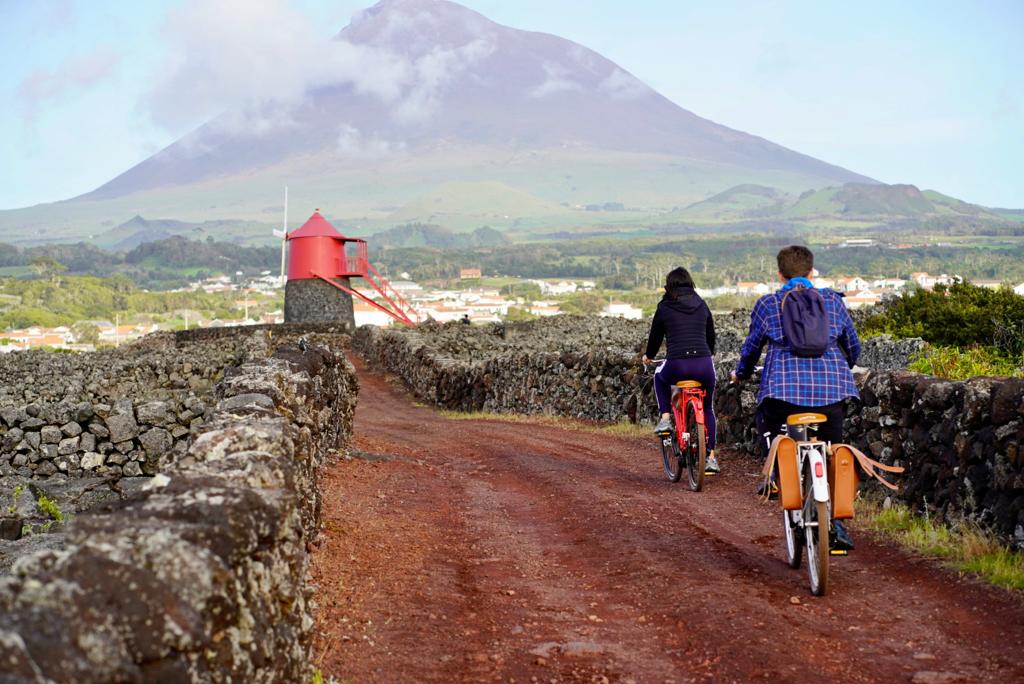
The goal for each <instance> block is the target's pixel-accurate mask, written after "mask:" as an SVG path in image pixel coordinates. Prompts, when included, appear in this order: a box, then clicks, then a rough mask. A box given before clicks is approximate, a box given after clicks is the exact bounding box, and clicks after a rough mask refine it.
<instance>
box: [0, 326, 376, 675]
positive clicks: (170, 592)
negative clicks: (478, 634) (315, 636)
mask: <svg viewBox="0 0 1024 684" xmlns="http://www.w3.org/2000/svg"><path fill="white" fill-rule="evenodd" d="M237 334H239V335H243V336H245V337H246V338H247V339H246V340H245V342H244V344H246V345H251V346H250V347H249V349H250V351H254V350H255V349H256V348H257V347H260V346H264V347H266V345H268V343H269V342H270V339H269V337H270V336H269V335H268V334H266V331H264V332H262V333H258V334H255V335H254V334H253V333H252V331H247V332H239V333H237ZM227 336H230V335H229V334H227V333H225V337H227ZM273 337H274V339H275V340H277V341H279V342H280V343H283V344H285V345H286V346H284V347H283V348H280V349H279V350H278V351H277V352H276V353H273V354H266V355H264V356H262V357H260V356H259V355H258V354H255V353H253V354H252V356H251V357H250V358H249V360H247V361H245V362H244V363H242V364H241V365H239V366H236V367H233V368H229V369H227V370H226V371H225V372H224V377H223V378H222V379H221V381H220V382H219V383H218V384H217V385H216V387H215V389H214V391H213V392H212V393H211V395H210V404H209V408H208V410H207V412H206V414H205V421H204V423H203V425H202V427H201V429H200V430H199V432H198V434H197V436H196V437H195V439H194V441H193V442H192V444H191V445H190V446H189V448H188V449H187V450H186V451H185V452H184V453H182V454H180V455H179V456H178V457H176V458H173V459H166V460H161V463H162V467H161V471H160V473H159V474H158V475H157V476H155V477H153V478H149V479H148V480H147V481H146V483H145V485H144V486H143V487H139V488H135V489H134V490H133V491H132V492H129V493H127V494H126V498H124V499H123V500H120V499H119V500H115V501H113V502H110V503H107V504H105V505H103V506H101V507H99V508H96V509H93V510H92V511H91V512H87V513H83V514H81V515H79V516H78V517H77V518H76V519H75V520H74V521H73V522H71V523H70V524H69V525H68V526H67V528H66V530H64V533H63V538H62V544H61V545H60V547H59V548H56V549H50V550H44V551H40V552H36V553H33V554H31V555H28V556H25V557H22V558H20V559H18V560H17V561H16V562H15V563H14V567H13V569H12V571H11V574H10V575H9V576H6V577H0V681H4V682H12V683H14V682H26V683H27V682H33V683H35V682H44V681H60V682H65V681H66V682H78V683H83V684H88V683H92V682H96V683H99V682H285V681H287V682H301V681H308V680H309V677H310V674H311V673H310V666H309V646H310V630H311V628H312V619H311V607H310V595H309V591H308V588H307V585H306V569H307V553H306V546H307V543H308V542H310V541H311V540H312V538H313V537H314V536H315V534H316V530H317V527H318V520H319V510H320V499H319V494H318V492H317V488H316V476H317V471H318V468H319V467H320V466H321V465H322V464H323V462H324V460H325V459H326V458H327V456H328V454H329V453H330V452H331V451H332V450H336V449H340V448H342V447H343V446H344V445H345V443H346V442H347V440H348V437H349V435H350V434H351V429H352V416H353V412H354V408H355V402H356V396H357V392H358V386H357V382H356V379H355V374H354V371H353V369H352V367H351V365H350V364H349V363H348V361H347V360H346V359H345V358H344V356H343V355H342V354H341V353H340V351H339V350H340V348H341V346H343V345H344V343H345V338H343V337H340V336H338V335H334V334H332V333H331V332H330V331H329V330H326V331H321V332H319V333H317V334H315V335H314V334H309V335H305V336H304V339H303V340H302V342H301V343H300V344H297V345H291V344H288V341H289V340H288V337H289V336H288V335H280V334H279V335H274V336H273ZM314 337H318V338H320V340H321V341H322V342H323V341H327V342H329V343H330V344H331V346H330V347H328V346H318V345H317V344H316V342H313V341H311V340H310V338H314ZM135 481H136V482H141V481H142V480H141V479H139V480H135ZM46 484H47V483H43V485H42V486H46ZM0 543H2V542H0Z"/></svg>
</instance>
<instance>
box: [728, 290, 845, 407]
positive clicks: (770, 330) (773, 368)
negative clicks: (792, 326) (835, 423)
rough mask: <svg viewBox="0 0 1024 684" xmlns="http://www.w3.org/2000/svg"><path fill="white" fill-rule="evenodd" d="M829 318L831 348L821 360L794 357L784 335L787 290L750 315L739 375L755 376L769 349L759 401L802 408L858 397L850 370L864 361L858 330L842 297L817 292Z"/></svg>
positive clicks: (759, 303) (764, 301) (767, 299)
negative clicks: (766, 400) (784, 303)
mask: <svg viewBox="0 0 1024 684" xmlns="http://www.w3.org/2000/svg"><path fill="white" fill-rule="evenodd" d="M818 291H819V292H821V296H822V297H823V298H824V300H825V313H827V314H828V319H829V327H830V329H831V330H830V332H831V334H830V335H829V345H828V349H826V350H825V353H824V354H823V355H822V356H821V357H820V358H817V359H805V358H800V357H799V356H794V355H793V353H792V352H791V351H789V344H788V343H787V342H786V341H785V340H784V339H783V335H782V309H781V306H782V296H783V291H781V290H780V291H779V292H775V293H774V294H769V295H765V296H764V297H761V299H759V300H758V301H757V304H755V305H754V311H753V312H752V313H751V314H750V334H749V335H747V340H746V341H745V342H744V343H743V349H741V350H740V361H739V363H738V364H737V365H736V376H737V377H739V378H740V379H743V380H745V379H747V378H749V377H750V376H751V374H753V372H754V367H755V366H756V365H757V361H758V359H760V358H761V350H762V349H763V348H764V345H765V344H767V345H768V356H767V357H766V358H765V362H764V373H762V375H761V389H760V390H759V391H758V393H757V402H758V403H761V401H762V400H764V399H765V398H768V397H771V398H772V399H779V400H781V401H788V402H789V403H791V404H796V405H798V406H825V405H826V404H834V403H835V402H837V401H842V400H843V399H845V398H846V397H859V396H860V395H859V394H858V393H857V387H856V385H854V383H853V373H851V372H850V369H851V368H852V367H853V365H854V364H855V363H856V362H857V358H858V357H859V356H860V340H859V339H857V331H856V330H855V329H854V327H853V319H851V318H850V312H849V311H847V310H846V306H845V305H844V304H843V296H842V295H841V294H839V293H837V292H834V291H832V290H818Z"/></svg>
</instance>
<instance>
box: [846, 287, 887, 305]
mask: <svg viewBox="0 0 1024 684" xmlns="http://www.w3.org/2000/svg"><path fill="white" fill-rule="evenodd" d="M880 300H881V297H880V296H879V295H878V294H876V293H875V292H872V291H871V290H860V291H859V292H849V293H847V294H846V296H845V297H843V302H844V303H845V304H846V308H847V309H859V308H861V307H862V306H874V305H875V304H877V303H878V302H879V301H880Z"/></svg>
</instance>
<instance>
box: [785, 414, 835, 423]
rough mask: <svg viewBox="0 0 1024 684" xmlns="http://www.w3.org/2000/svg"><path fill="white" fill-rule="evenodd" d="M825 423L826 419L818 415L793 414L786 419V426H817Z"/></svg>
mask: <svg viewBox="0 0 1024 684" xmlns="http://www.w3.org/2000/svg"><path fill="white" fill-rule="evenodd" d="M827 421H828V418H826V417H825V416H823V415H821V414H820V413H794V414H793V415H791V416H789V417H788V418H786V425H817V424H818V423H824V422H827Z"/></svg>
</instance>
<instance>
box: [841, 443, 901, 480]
mask: <svg viewBox="0 0 1024 684" xmlns="http://www.w3.org/2000/svg"><path fill="white" fill-rule="evenodd" d="M839 447H846V448H847V449H849V450H850V453H851V454H853V456H854V458H856V459H857V462H858V463H859V464H860V467H861V469H862V470H863V471H864V472H865V473H867V474H868V475H870V476H871V477H873V478H875V479H876V480H878V481H879V482H881V483H882V485H883V486H885V487H888V488H889V489H891V490H892V491H894V492H898V491H899V489H900V488H899V486H898V485H894V484H893V483H891V482H889V481H888V480H886V479H885V478H884V477H882V476H881V475H879V474H878V472H877V471H878V470H884V471H885V472H887V473H902V472H903V471H904V469H903V468H902V467H901V466H891V465H885V464H884V463H879V462H878V461H876V460H874V459H872V458H868V457H867V456H865V455H864V453H863V452H862V451H861V450H860V449H858V448H856V447H854V446H850V445H849V444H833V445H832V453H833V454H835V451H836V449H838V448H839Z"/></svg>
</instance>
